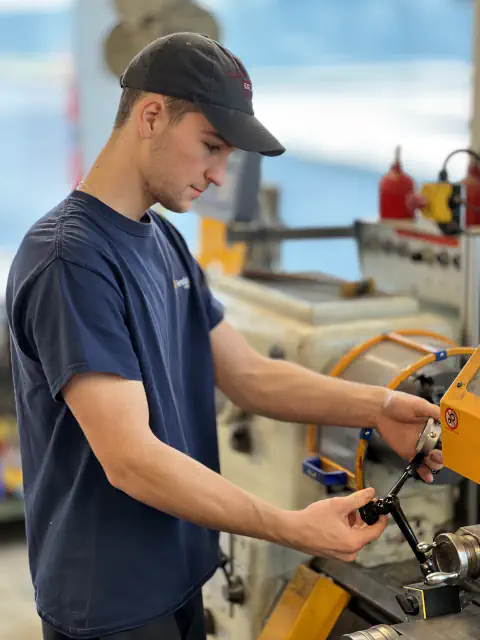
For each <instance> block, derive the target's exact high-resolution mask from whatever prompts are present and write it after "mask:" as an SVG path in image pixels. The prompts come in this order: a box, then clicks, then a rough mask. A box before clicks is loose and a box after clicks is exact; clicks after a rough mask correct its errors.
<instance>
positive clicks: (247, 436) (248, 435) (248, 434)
mask: <svg viewBox="0 0 480 640" xmlns="http://www.w3.org/2000/svg"><path fill="white" fill-rule="evenodd" d="M230 445H231V447H232V449H233V450H234V451H238V453H247V454H250V453H252V451H253V442H252V431H251V428H250V425H249V424H248V423H247V422H241V423H239V424H236V425H235V426H234V427H233V428H232V434H231V436H230Z"/></svg>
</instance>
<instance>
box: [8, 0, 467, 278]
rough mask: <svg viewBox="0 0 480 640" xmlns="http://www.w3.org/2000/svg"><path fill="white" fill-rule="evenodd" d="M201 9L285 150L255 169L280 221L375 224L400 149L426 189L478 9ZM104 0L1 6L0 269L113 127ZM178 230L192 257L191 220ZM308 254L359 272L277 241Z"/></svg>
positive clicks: (442, 150) (457, 120) (230, 2)
mask: <svg viewBox="0 0 480 640" xmlns="http://www.w3.org/2000/svg"><path fill="white" fill-rule="evenodd" d="M131 4H132V5H133V4H134V3H133V1H132V2H131ZM140 4H142V3H140ZM150 4H152V3H150ZM196 4H198V5H200V6H201V7H204V8H205V9H207V10H208V11H210V12H212V14H213V15H214V17H215V19H216V21H217V22H218V24H219V27H220V29H221V38H222V40H223V42H224V43H225V44H226V46H228V47H230V48H231V49H232V50H233V52H234V53H236V54H237V55H239V56H240V58H242V60H243V61H244V62H245V64H246V66H247V68H248V70H249V71H250V73H251V77H252V80H253V86H254V104H255V108H256V113H257V115H259V117H260V118H262V119H263V120H264V121H265V123H266V124H267V126H268V127H270V128H271V129H272V130H273V131H274V133H276V134H277V136H278V137H279V138H280V139H281V140H282V142H283V143H284V144H285V146H286V147H287V152H288V153H287V154H285V155H284V156H283V157H281V158H278V159H275V158H274V159H265V160H264V161H263V165H262V173H263V178H264V180H266V181H268V182H271V183H274V184H275V185H277V187H278V188H279V190H280V215H281V218H282V221H283V222H284V224H286V225H289V226H303V225H314V224H315V225H317V224H322V225H324V224H348V223H350V222H351V221H352V220H353V219H354V218H358V217H372V216H373V217H375V216H376V215H377V210H378V195H377V192H378V182H379V178H380V176H381V175H382V174H383V173H384V172H386V171H387V170H388V167H389V165H390V164H391V162H392V159H393V153H394V148H395V146H396V145H397V144H401V145H402V151H403V160H404V165H405V169H406V170H407V171H408V172H409V173H410V174H411V175H412V176H413V177H414V179H415V180H417V181H422V180H425V179H433V178H434V177H435V176H436V174H437V172H438V166H439V162H442V161H443V158H444V156H445V155H446V153H448V152H449V151H450V150H451V149H455V148H458V147H461V146H465V145H466V144H467V143H468V135H469V134H468V114H469V109H470V100H471V87H470V76H471V68H472V65H471V59H472V47H473V27H472V25H473V2H471V1H469V0H395V1H394V0H349V1H348V2H338V0H301V1H300V2H287V1H286V0H205V1H202V2H198V3H196ZM114 5H115V2H114V0H108V1H106V0H77V1H75V0H0V76H1V81H0V92H1V94H0V95H1V99H0V139H1V143H2V144H1V150H0V163H1V167H0V168H1V170H0V186H1V194H2V198H1V199H0V224H1V234H0V242H1V247H2V251H3V255H4V256H7V257H6V258H4V260H7V263H8V255H9V254H11V252H13V251H14V250H15V248H16V246H17V245H18V242H19V241H20V239H21V237H22V235H23V234H24V233H25V231H26V229H27V228H28V227H29V225H30V224H31V223H32V222H33V221H34V220H36V218H37V217H39V216H40V215H42V214H43V213H45V212H46V211H47V210H48V209H49V208H50V207H52V206H54V205H55V204H56V203H57V201H58V200H59V199H61V198H63V196H64V195H65V194H66V193H67V192H68V190H69V189H70V188H72V186H73V185H74V184H75V182H76V180H77V179H78V175H77V174H78V172H77V169H76V162H77V160H78V158H76V154H77V153H78V152H80V153H81V158H82V159H81V162H82V163H83V169H84V170H85V169H88V167H89V166H90V163H91V162H92V161H93V159H94V157H95V155H96V153H98V151H99V150H100V148H101V146H102V145H103V143H104V142H105V140H106V138H107V136H108V134H109V132H110V128H111V124H112V121H113V117H114V114H115V110H116V106H117V102H118V97H119V95H120V89H119V86H118V81H117V78H116V77H115V76H114V75H113V73H112V72H111V71H110V69H109V68H108V67H107V64H106V62H105V59H104V57H103V46H104V42H105V40H106V38H107V37H108V36H109V34H110V32H111V30H112V28H113V27H114V25H115V23H116V21H117V19H116V18H115V9H116V7H115V6H114ZM76 90H79V91H80V92H81V94H80V95H81V100H82V102H81V106H82V107H83V111H82V115H81V119H80V122H78V120H77V122H76V121H75V113H74V112H75V109H74V104H75V100H74V98H75V91H76ZM79 147H80V148H79ZM458 162H459V164H460V163H461V162H465V160H464V159H460V160H459V161H458ZM452 165H454V162H452ZM462 168H463V165H462ZM459 171H460V169H459ZM175 222H176V223H177V224H178V226H179V228H180V229H181V230H182V231H183V232H184V234H185V236H186V238H187V241H188V242H189V244H190V245H191V246H192V248H193V249H195V248H196V246H197V245H196V242H197V239H198V222H197V216H195V214H194V213H191V214H187V215H184V216H181V217H179V216H176V217H175ZM319 249H320V251H321V263H320V264H318V257H315V262H316V265H317V267H318V268H320V269H322V270H326V271H329V272H334V273H336V274H338V275H339V276H341V277H345V278H355V277H357V276H358V264H357V258H356V251H355V247H354V244H353V241H352V240H350V239H345V240H335V241H330V242H326V243H325V242H323V243H322V244H321V245H319V244H318V243H317V242H315V241H312V242H308V243H302V245H301V250H300V245H299V244H298V243H297V242H288V243H285V244H284V246H283V248H282V264H283V265H284V266H285V268H286V269H308V268H310V267H311V264H312V261H313V259H314V256H316V254H317V252H318V250H319ZM1 271H3V269H2V270H1Z"/></svg>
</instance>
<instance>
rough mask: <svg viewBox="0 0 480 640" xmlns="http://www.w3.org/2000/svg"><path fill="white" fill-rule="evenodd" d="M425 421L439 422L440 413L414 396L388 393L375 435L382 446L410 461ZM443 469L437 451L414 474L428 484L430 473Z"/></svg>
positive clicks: (440, 455)
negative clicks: (380, 438)
mask: <svg viewBox="0 0 480 640" xmlns="http://www.w3.org/2000/svg"><path fill="white" fill-rule="evenodd" d="M427 418H435V419H436V420H439V419H440V409H439V408H438V407H437V406H436V405H434V404H431V403H430V402H428V401H427V400H424V399H423V398H419V397H418V396H414V395H411V394H408V393H402V392H400V391H391V392H390V393H389V394H388V395H387V396H386V401H385V403H384V405H383V407H382V409H381V411H380V413H379V415H378V418H377V431H378V432H379V434H380V435H381V436H382V438H383V439H384V440H385V442H386V443H387V444H388V445H389V446H390V447H391V448H392V449H393V450H394V451H395V452H396V453H398V455H399V456H401V457H402V458H404V459H405V460H409V461H410V460H411V459H412V458H414V456H415V454H416V451H415V446H416V444H417V440H418V437H419V435H420V433H421V431H422V429H423V427H424V426H425V421H426V419H427ZM442 466H443V457H442V452H441V451H436V450H435V451H432V452H431V453H430V454H429V456H428V457H427V458H426V459H425V464H423V465H421V466H420V467H419V469H418V473H419V475H420V476H421V478H422V479H423V480H424V481H425V482H432V481H433V475H432V471H438V470H440V469H441V468H442Z"/></svg>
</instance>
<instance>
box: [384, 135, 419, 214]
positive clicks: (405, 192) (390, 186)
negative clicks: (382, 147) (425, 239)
mask: <svg viewBox="0 0 480 640" xmlns="http://www.w3.org/2000/svg"><path fill="white" fill-rule="evenodd" d="M414 189H415V183H414V181H413V180H412V178H411V177H410V176H409V175H408V174H406V173H405V172H404V171H403V167H402V163H401V160H400V147H396V149H395V158H394V161H393V164H392V166H391V167H390V170H389V171H388V173H386V174H385V175H384V176H383V177H382V179H381V180H380V189H379V192H380V193H379V195H380V218H381V219H382V220H409V219H410V220H411V219H413V218H414V215H415V210H414V208H413V207H412V206H411V203H409V196H411V195H413V192H414Z"/></svg>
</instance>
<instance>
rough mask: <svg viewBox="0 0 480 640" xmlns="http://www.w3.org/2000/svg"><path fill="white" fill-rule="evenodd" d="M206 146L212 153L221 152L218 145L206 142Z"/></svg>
mask: <svg viewBox="0 0 480 640" xmlns="http://www.w3.org/2000/svg"><path fill="white" fill-rule="evenodd" d="M204 144H205V146H206V147H207V149H208V150H209V151H210V153H215V152H217V151H220V147H219V146H218V145H215V144H209V143H208V142H205V143H204Z"/></svg>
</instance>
